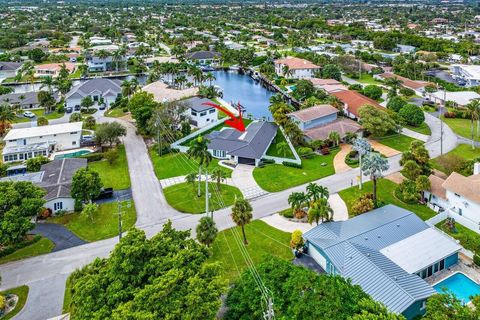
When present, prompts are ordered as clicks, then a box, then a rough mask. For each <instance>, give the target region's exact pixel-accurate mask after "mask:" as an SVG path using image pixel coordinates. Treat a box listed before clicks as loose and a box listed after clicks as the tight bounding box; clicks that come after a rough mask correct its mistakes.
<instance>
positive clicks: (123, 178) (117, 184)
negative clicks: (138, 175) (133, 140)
mask: <svg viewBox="0 0 480 320" xmlns="http://www.w3.org/2000/svg"><path fill="white" fill-rule="evenodd" d="M88 166H89V167H90V168H91V169H93V170H95V171H97V172H98V174H99V175H100V178H101V179H102V182H103V185H104V186H105V187H111V188H113V189H115V190H122V189H128V188H130V175H129V174H128V162H127V155H126V153H125V146H123V145H120V146H118V159H117V160H115V162H114V163H112V164H110V163H108V161H107V160H101V161H95V162H90V163H89V164H88Z"/></svg>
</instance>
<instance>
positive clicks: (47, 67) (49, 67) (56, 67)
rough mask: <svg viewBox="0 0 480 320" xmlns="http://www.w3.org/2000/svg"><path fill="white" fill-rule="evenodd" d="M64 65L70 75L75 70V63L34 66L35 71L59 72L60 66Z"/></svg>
mask: <svg viewBox="0 0 480 320" xmlns="http://www.w3.org/2000/svg"><path fill="white" fill-rule="evenodd" d="M63 64H65V67H66V68H67V70H68V71H69V72H70V73H72V72H73V70H75V63H71V62H64V63H47V64H40V65H38V66H35V70H56V71H59V70H60V69H61V68H62V65H63Z"/></svg>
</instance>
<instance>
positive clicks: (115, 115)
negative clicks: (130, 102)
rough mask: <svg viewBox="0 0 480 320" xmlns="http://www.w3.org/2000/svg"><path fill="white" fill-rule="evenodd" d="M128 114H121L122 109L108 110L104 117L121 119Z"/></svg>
mask: <svg viewBox="0 0 480 320" xmlns="http://www.w3.org/2000/svg"><path fill="white" fill-rule="evenodd" d="M127 114H128V112H123V109H122V108H113V109H110V110H108V111H107V112H106V113H105V115H106V116H107V117H112V118H119V117H123V116H125V115H127Z"/></svg>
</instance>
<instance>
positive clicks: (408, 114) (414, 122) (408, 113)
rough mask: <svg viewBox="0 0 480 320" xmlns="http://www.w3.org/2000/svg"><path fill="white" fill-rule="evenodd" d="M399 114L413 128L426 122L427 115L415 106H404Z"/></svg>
mask: <svg viewBox="0 0 480 320" xmlns="http://www.w3.org/2000/svg"><path fill="white" fill-rule="evenodd" d="M398 114H399V115H400V117H402V118H403V120H405V122H406V123H408V124H409V125H411V126H415V127H418V126H419V125H421V124H422V123H423V122H424V121H425V115H424V114H423V111H422V109H420V108H419V107H417V106H416V105H414V104H407V105H405V106H403V107H402V109H400V111H399V112H398Z"/></svg>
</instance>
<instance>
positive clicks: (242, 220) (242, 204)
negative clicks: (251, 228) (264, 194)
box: [232, 199, 253, 245]
mask: <svg viewBox="0 0 480 320" xmlns="http://www.w3.org/2000/svg"><path fill="white" fill-rule="evenodd" d="M252 210H253V209H252V206H251V205H250V203H249V202H248V200H246V199H236V200H235V203H234V204H233V207H232V220H233V222H235V224H236V225H237V226H239V227H241V228H242V234H243V243H244V244H245V245H248V241H247V236H246V235H245V225H246V224H248V223H250V220H252V217H253V215H252Z"/></svg>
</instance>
